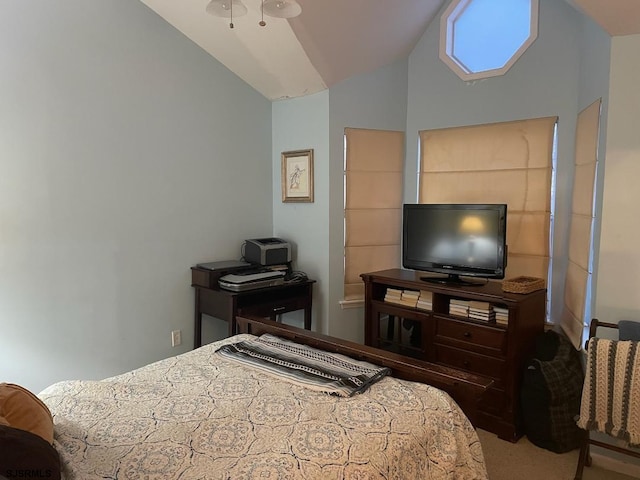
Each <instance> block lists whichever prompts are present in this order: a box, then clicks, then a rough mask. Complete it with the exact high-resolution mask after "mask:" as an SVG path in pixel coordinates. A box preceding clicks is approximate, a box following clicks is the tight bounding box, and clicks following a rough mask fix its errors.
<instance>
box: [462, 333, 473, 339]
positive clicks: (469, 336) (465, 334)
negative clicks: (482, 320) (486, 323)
mask: <svg viewBox="0 0 640 480" xmlns="http://www.w3.org/2000/svg"><path fill="white" fill-rule="evenodd" d="M462 335H463V336H465V337H466V338H471V332H464V333H463V334H462Z"/></svg>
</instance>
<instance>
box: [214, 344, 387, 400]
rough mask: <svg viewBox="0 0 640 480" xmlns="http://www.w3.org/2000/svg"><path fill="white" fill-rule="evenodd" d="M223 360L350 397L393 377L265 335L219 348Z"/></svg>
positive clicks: (382, 369) (369, 366)
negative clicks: (387, 377)
mask: <svg viewBox="0 0 640 480" xmlns="http://www.w3.org/2000/svg"><path fill="white" fill-rule="evenodd" d="M217 352H218V353H219V354H220V355H222V356H223V357H226V358H230V359H233V360H236V361H238V362H241V363H243V364H245V365H251V366H253V367H256V368H259V369H261V370H263V371H265V372H267V373H269V374H272V375H276V376H277V377H279V378H282V379H284V380H286V381H288V382H291V383H295V384H298V385H302V386H305V387H307V388H310V389H313V390H316V391H321V392H325V393H329V394H332V395H338V396H341V397H350V396H352V395H355V394H356V393H362V392H364V391H365V390H366V389H367V388H368V387H369V386H370V385H371V384H373V383H375V382H377V381H378V380H380V379H381V378H383V377H384V376H385V375H388V374H389V373H391V370H390V369H389V368H386V367H379V366H377V365H373V364H371V363H367V362H360V361H357V360H354V359H352V358H350V357H347V356H345V355H340V354H336V353H329V352H325V351H324V350H319V349H316V348H312V347H309V346H308V345H301V344H298V343H295V342H291V341H289V340H284V339H282V338H279V337H276V336H274V335H269V334H264V335H261V336H260V337H258V338H256V339H254V340H247V341H243V342H239V343H234V344H230V345H224V346H222V347H220V348H219V349H218V350H217Z"/></svg>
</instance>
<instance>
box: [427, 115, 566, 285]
mask: <svg viewBox="0 0 640 480" xmlns="http://www.w3.org/2000/svg"><path fill="white" fill-rule="evenodd" d="M556 121H557V118H556V117H545V118H536V119H531V120H518V121H513V122H503V123H492V124H486V125H472V126H468V127H454V128H444V129H438V130H424V131H421V132H420V151H421V158H420V179H419V198H418V201H419V202H420V203H506V204H507V205H508V214H507V244H508V249H509V254H508V263H507V269H506V274H505V277H506V278H510V277H516V276H520V275H527V276H532V277H538V278H545V279H546V278H547V277H548V272H549V265H550V261H551V254H550V253H551V251H552V249H551V238H552V235H551V233H552V230H551V226H552V223H553V222H552V218H553V216H552V211H553V209H552V207H553V205H552V203H551V199H552V196H551V188H552V184H553V176H554V168H553V167H554V145H555V140H554V138H555V132H556V128H555V126H556Z"/></svg>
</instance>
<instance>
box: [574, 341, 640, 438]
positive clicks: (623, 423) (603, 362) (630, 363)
mask: <svg viewBox="0 0 640 480" xmlns="http://www.w3.org/2000/svg"><path fill="white" fill-rule="evenodd" d="M639 344H640V342H634V341H617V340H607V339H602V338H595V337H594V338H591V339H590V340H589V344H588V346H587V373H586V375H585V379H584V386H583V389H582V402H581V406H580V418H579V419H578V426H579V427H580V428H583V429H585V430H595V431H598V432H604V433H607V434H609V435H611V436H613V437H615V438H619V439H622V440H624V441H625V442H626V443H627V444H628V445H629V446H631V447H638V446H640V395H638V392H640V352H639V351H638V348H639ZM633 392H635V394H633Z"/></svg>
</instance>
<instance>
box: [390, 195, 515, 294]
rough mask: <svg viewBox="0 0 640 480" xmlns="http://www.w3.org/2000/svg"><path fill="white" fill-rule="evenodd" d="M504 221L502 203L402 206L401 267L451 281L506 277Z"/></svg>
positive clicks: (505, 211) (503, 206) (505, 216)
mask: <svg viewBox="0 0 640 480" xmlns="http://www.w3.org/2000/svg"><path fill="white" fill-rule="evenodd" d="M506 221H507V206H506V205H504V204H405V205H404V207H403V222H402V230H403V231H402V266H403V267H404V268H408V269H412V270H423V271H428V272H436V273H444V274H447V275H448V277H447V278H446V279H443V280H445V281H452V282H462V280H461V279H460V276H472V277H484V278H504V269H505V267H506V259H507V257H506V250H507V246H506V230H507V223H506ZM425 280H434V281H437V280H438V279H437V278H435V279H433V278H425Z"/></svg>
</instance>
